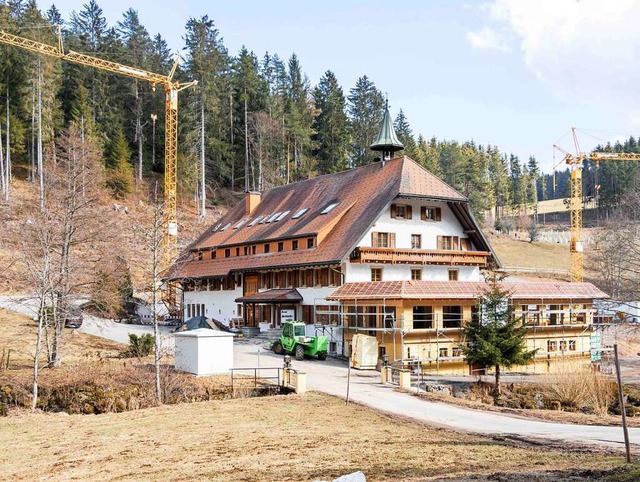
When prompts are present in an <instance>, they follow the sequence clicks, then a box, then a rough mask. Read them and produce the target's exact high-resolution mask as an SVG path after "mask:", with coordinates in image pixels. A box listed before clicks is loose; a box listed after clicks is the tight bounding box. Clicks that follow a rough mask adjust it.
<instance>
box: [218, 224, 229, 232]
mask: <svg viewBox="0 0 640 482" xmlns="http://www.w3.org/2000/svg"><path fill="white" fill-rule="evenodd" d="M229 226H231V223H227V224H225V225H224V227H223V228H222V229H221V230H220V231H224V230H225V229H227V228H228V227H229Z"/></svg>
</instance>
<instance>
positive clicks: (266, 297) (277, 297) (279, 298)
mask: <svg viewBox="0 0 640 482" xmlns="http://www.w3.org/2000/svg"><path fill="white" fill-rule="evenodd" d="M300 301H302V295H301V294H300V292H299V291H298V290H297V289H295V288H294V289H273V290H267V291H262V292H261V293H254V294H252V295H248V296H241V297H240V298H236V303H243V302H245V303H299V302H300Z"/></svg>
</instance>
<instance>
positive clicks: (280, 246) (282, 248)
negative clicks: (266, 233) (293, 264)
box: [278, 241, 284, 251]
mask: <svg viewBox="0 0 640 482" xmlns="http://www.w3.org/2000/svg"><path fill="white" fill-rule="evenodd" d="M278 251H284V243H283V242H282V241H280V242H278Z"/></svg>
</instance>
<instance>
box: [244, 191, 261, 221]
mask: <svg viewBox="0 0 640 482" xmlns="http://www.w3.org/2000/svg"><path fill="white" fill-rule="evenodd" d="M258 204H260V193H259V192H252V191H247V192H246V193H245V211H246V214H247V216H248V215H250V214H251V213H252V212H253V211H255V210H256V208H257V207H258Z"/></svg>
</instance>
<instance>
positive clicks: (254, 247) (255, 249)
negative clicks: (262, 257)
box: [251, 244, 258, 254]
mask: <svg viewBox="0 0 640 482" xmlns="http://www.w3.org/2000/svg"><path fill="white" fill-rule="evenodd" d="M257 249H258V247H257V246H256V245H255V244H254V245H253V246H251V254H256V251H257Z"/></svg>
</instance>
